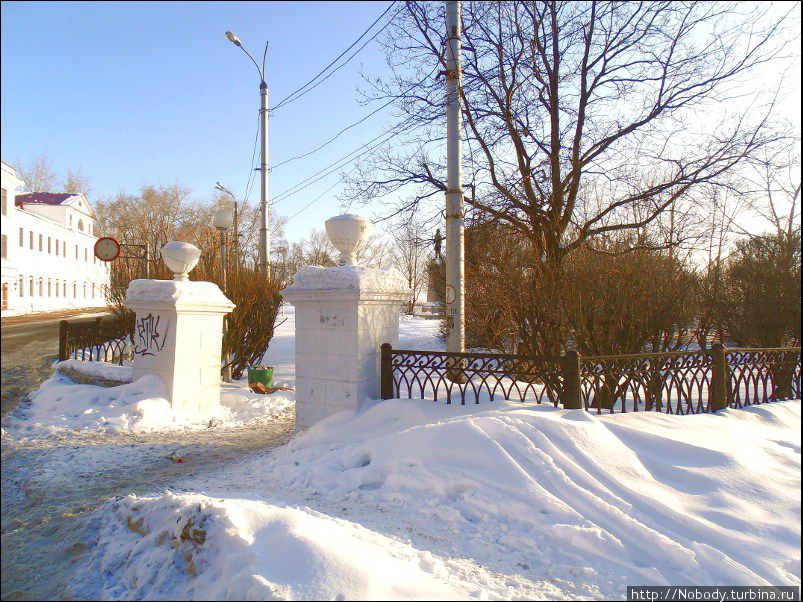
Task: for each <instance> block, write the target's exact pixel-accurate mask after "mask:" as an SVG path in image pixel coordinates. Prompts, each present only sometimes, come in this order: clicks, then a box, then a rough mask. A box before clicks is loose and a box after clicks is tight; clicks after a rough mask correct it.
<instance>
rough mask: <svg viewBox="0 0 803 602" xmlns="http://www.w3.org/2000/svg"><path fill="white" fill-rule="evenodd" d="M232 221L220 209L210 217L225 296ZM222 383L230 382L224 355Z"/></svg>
mask: <svg viewBox="0 0 803 602" xmlns="http://www.w3.org/2000/svg"><path fill="white" fill-rule="evenodd" d="M232 221H233V216H232V214H231V212H230V211H226V210H225V209H220V210H218V211H215V213H214V215H213V216H212V226H214V228H215V229H216V230H217V231H218V232H220V273H221V284H222V288H223V294H224V295H225V294H227V293H228V290H227V288H228V287H227V286H226V232H228V230H229V228H231V223H232ZM227 317H228V316H224V318H223V339H224V341H225V339H226V330H227V328H226V326H227V324H226V318H227ZM222 378H223V382H225V383H230V382H231V365H230V363H229V356H228V354H226V357H225V363H224V365H223V373H222Z"/></svg>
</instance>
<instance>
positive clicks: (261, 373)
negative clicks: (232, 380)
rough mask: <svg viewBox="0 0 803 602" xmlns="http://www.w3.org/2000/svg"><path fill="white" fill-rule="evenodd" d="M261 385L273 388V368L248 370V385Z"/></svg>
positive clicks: (264, 367) (265, 367)
mask: <svg viewBox="0 0 803 602" xmlns="http://www.w3.org/2000/svg"><path fill="white" fill-rule="evenodd" d="M254 383H262V384H263V385H265V387H272V386H273V366H263V367H257V368H251V367H249V368H248V384H249V385H253V384H254Z"/></svg>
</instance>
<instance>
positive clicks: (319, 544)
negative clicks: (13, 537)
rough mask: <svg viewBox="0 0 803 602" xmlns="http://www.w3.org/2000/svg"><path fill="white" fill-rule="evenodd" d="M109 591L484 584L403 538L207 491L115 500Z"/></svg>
mask: <svg viewBox="0 0 803 602" xmlns="http://www.w3.org/2000/svg"><path fill="white" fill-rule="evenodd" d="M103 521H104V524H105V526H104V528H103V529H102V531H101V533H100V545H99V549H101V550H102V551H103V552H102V558H101V560H100V563H99V566H98V569H99V570H100V573H101V574H102V575H103V578H104V584H103V589H102V598H103V599H119V598H125V599H129V598H133V599H150V600H159V599H185V600H190V599H206V600H210V599H211V600H274V599H286V600H330V599H336V600H344V599H348V600H351V599H369V600H398V599H411V598H413V599H434V600H440V599H456V598H465V597H467V596H469V595H471V593H472V591H475V590H477V588H478V587H479V586H478V585H477V584H475V583H471V582H466V581H463V578H464V577H465V575H463V574H456V575H455V574H453V573H452V572H451V571H450V570H449V568H448V567H447V565H446V564H445V563H444V562H443V561H442V560H440V559H438V558H435V557H433V556H432V555H431V554H429V553H427V552H422V551H419V550H416V549H414V548H413V547H411V546H410V545H408V544H405V543H403V542H400V541H398V540H397V539H394V538H390V537H386V536H384V535H381V534H378V533H374V532H372V531H369V530H368V529H365V528H363V527H361V526H360V525H357V524H354V523H351V522H348V521H343V520H338V519H333V518H331V517H328V516H324V515H321V514H319V513H316V512H312V511H310V510H309V509H293V508H284V507H278V506H275V505H272V504H267V503H264V502H258V501H248V500H222V499H221V500H219V499H214V498H209V497H205V496H200V495H173V494H172V493H170V492H165V493H164V494H163V495H162V496H159V497H156V498H138V497H136V496H128V497H127V498H124V499H122V500H117V501H114V502H111V503H109V504H107V505H106V507H105V509H104V513H103Z"/></svg>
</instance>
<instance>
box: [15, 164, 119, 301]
mask: <svg viewBox="0 0 803 602" xmlns="http://www.w3.org/2000/svg"><path fill="white" fill-rule="evenodd" d="M22 185H23V182H22V180H21V179H20V178H19V176H17V173H16V172H15V171H14V169H12V168H11V167H10V166H9V165H7V164H6V163H2V195H3V198H2V220H0V230H2V245H3V248H2V270H0V280H1V281H2V292H3V299H2V303H3V304H2V315H4V316H5V315H18V314H25V313H30V312H38V311H57V310H63V309H74V308H83V307H100V306H104V305H106V291H107V289H108V285H109V265H108V264H106V263H104V262H102V261H100V260H98V259H97V258H96V257H95V254H94V246H95V241H96V240H97V237H96V236H95V230H96V227H97V225H96V222H97V218H96V216H95V212H94V211H93V210H92V207H91V205H90V204H89V202H88V201H87V199H86V196H84V195H83V194H70V193H58V194H57V193H51V192H39V193H21V192H18V189H20V188H21V187H22Z"/></svg>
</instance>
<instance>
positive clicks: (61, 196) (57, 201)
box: [14, 192, 77, 205]
mask: <svg viewBox="0 0 803 602" xmlns="http://www.w3.org/2000/svg"><path fill="white" fill-rule="evenodd" d="M74 196H77V195H75V194H72V193H70V192H31V193H29V194H18V195H17V196H16V198H15V199H14V200H15V201H17V202H18V203H23V204H28V203H32V204H36V205H61V204H62V203H63V202H64V201H66V200H67V199H69V198H72V197H74Z"/></svg>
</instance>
